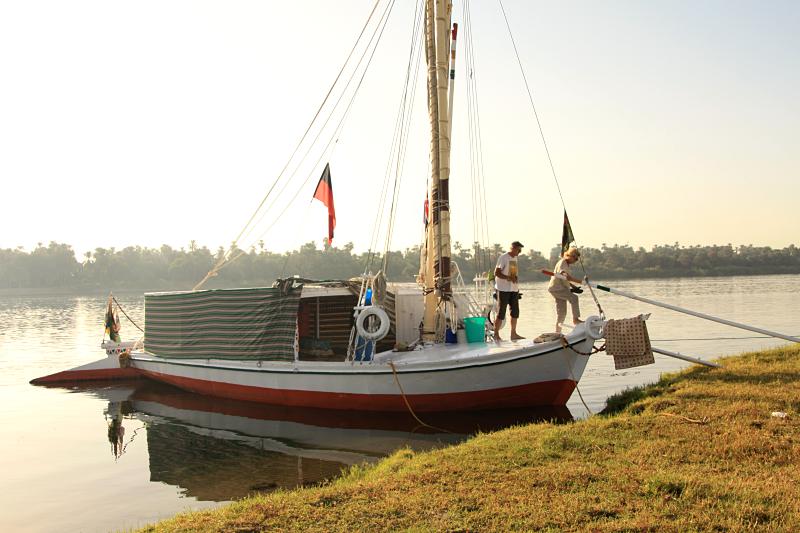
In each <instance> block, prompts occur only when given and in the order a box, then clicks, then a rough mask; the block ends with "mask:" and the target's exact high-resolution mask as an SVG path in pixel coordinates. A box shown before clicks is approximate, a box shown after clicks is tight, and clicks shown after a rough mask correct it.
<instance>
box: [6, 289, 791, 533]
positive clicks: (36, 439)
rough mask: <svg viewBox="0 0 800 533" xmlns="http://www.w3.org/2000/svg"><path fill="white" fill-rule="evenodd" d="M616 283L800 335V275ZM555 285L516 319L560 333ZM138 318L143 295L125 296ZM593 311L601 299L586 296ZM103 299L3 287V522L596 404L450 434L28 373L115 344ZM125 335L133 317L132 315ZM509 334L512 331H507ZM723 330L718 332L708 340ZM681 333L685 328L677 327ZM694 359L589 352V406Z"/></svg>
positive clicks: (288, 477)
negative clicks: (619, 358)
mask: <svg viewBox="0 0 800 533" xmlns="http://www.w3.org/2000/svg"><path fill="white" fill-rule="evenodd" d="M611 286H612V287H615V288H619V289H622V290H625V291H629V292H632V293H634V294H639V295H641V296H646V297H649V298H653V299H656V300H662V301H666V302H669V303H673V304H675V305H679V306H684V307H688V308H691V309H694V310H698V311H702V312H705V313H708V314H712V315H717V316H722V317H725V318H729V319H732V320H737V321H741V322H745V323H749V324H753V325H758V326H761V327H763V328H767V329H772V330H776V331H780V332H783V333H789V334H794V335H797V334H800V322H799V321H798V320H797V316H800V276H765V277H736V278H702V279H667V280H651V281H621V282H614V283H611ZM544 287H545V286H544V284H533V285H529V286H527V287H525V290H524V293H525V294H524V298H523V299H522V302H521V303H522V316H521V318H520V325H519V330H520V332H521V333H522V334H523V335H526V336H529V337H531V336H535V335H537V334H538V333H542V332H545V331H551V330H552V322H553V310H552V309H551V301H550V299H549V296H548V295H547V294H546V292H545V288H544ZM600 298H601V304H602V305H603V307H604V309H605V311H606V314H607V315H608V316H610V317H619V318H622V317H628V316H634V315H636V314H639V313H647V312H651V313H653V315H652V318H651V319H650V321H649V322H648V327H649V330H650V335H651V337H652V339H653V345H654V346H659V347H663V348H666V349H670V350H673V351H679V352H682V353H685V354H687V355H695V356H699V357H702V358H707V359H713V358H714V357H717V356H719V355H723V354H732V353H738V352H741V351H746V350H757V349H761V348H767V347H772V346H777V345H780V344H782V341H777V340H772V339H765V338H758V336H757V335H755V334H751V333H749V332H746V331H743V330H737V329H733V328H730V327H727V326H723V325H720V324H714V323H710V322H705V321H702V320H699V319H696V318H692V317H688V316H685V315H681V314H678V313H675V312H672V311H668V310H664V309H660V308H656V307H652V306H648V305H646V304H642V303H639V302H635V301H632V300H627V299H624V298H621V297H618V296H613V295H608V294H605V293H604V294H602V295H600ZM118 299H119V300H120V301H121V303H122V304H123V305H124V306H125V307H126V309H127V310H128V312H129V314H131V316H132V318H134V320H137V321H139V320H140V319H141V317H142V316H143V312H142V311H143V310H142V298H141V296H138V295H136V296H134V295H119V296H118ZM581 303H582V306H583V315H584V316H586V315H589V314H593V313H594V312H596V310H595V309H594V306H593V304H592V303H591V298H590V297H589V295H588V293H584V295H583V296H582V299H581ZM104 305H105V299H104V298H103V297H71V296H57V297H46V296H0V324H2V329H0V369H1V370H2V372H0V428H2V430H1V431H2V438H0V468H2V472H3V476H2V477H1V478H0V491H2V493H3V505H2V511H0V531H78V530H80V531H109V530H116V529H121V528H133V527H137V526H143V525H145V524H146V523H149V522H152V521H155V520H158V519H160V518H165V517H168V516H172V515H173V514H175V513H177V512H179V511H182V510H184V509H201V508H206V507H214V506H217V505H220V502H225V501H230V500H232V499H236V498H240V497H242V496H245V495H246V494H248V493H251V492H254V491H270V490H274V489H275V488H278V487H295V486H299V485H303V484H309V483H315V482H318V481H321V480H323V479H326V478H330V477H332V476H335V475H337V474H338V473H339V471H340V470H341V469H342V468H345V467H347V466H348V465H351V464H357V463H361V462H364V461H374V460H376V459H377V458H379V457H381V456H384V455H386V454H388V453H390V452H391V451H392V450H395V449H397V448H398V447H400V446H405V445H408V446H411V447H413V448H415V449H418V450H421V449H428V448H432V447H436V446H442V445H447V444H451V443H454V442H458V441H460V440H463V439H464V438H467V436H468V435H469V434H470V433H472V432H474V431H475V430H476V429H481V430H483V431H489V430H492V429H496V428H499V427H503V426H504V425H508V424H513V423H516V422H525V421H532V420H536V419H541V417H544V418H554V417H555V418H559V419H562V420H569V419H571V418H573V417H574V418H580V417H584V416H587V414H588V413H587V411H586V409H585V408H584V407H583V405H582V403H581V401H580V400H579V399H578V397H577V395H573V398H572V399H571V400H570V402H569V404H568V406H567V409H564V410H556V411H543V412H534V411H523V412H504V413H491V414H489V415H480V414H468V415H465V416H463V417H460V418H454V417H448V418H447V419H446V420H437V419H431V417H423V418H424V419H427V420H426V421H429V422H431V423H433V424H434V425H438V426H440V427H445V428H446V429H449V430H451V431H452V432H453V433H433V432H425V431H421V430H420V429H419V428H417V427H415V423H414V422H413V420H411V419H410V417H409V416H408V415H404V414H399V415H396V416H386V415H381V416H363V415H354V414H353V413H329V412H326V411H322V412H320V411H314V410H296V409H295V410H290V409H283V408H270V407H264V406H257V405H253V404H248V403H245V402H228V401H223V400H217V399H209V398H205V397H201V396H197V395H191V394H186V393H182V392H180V391H176V390H174V389H172V388H169V387H165V386H159V385H153V384H148V383H146V382H141V383H138V384H126V385H117V386H113V387H108V386H102V385H96V386H95V387H83V388H80V389H72V390H66V389H61V388H44V387H34V386H31V385H29V384H28V381H29V380H30V379H33V378H35V377H39V376H43V375H46V374H50V373H53V372H56V371H59V370H63V369H66V368H70V367H72V366H76V365H79V364H84V363H87V362H90V361H93V360H95V359H99V358H101V357H102V356H103V353H102V352H101V351H100V349H99V347H98V346H99V343H100V341H101V338H102V333H103V326H102V320H103V311H104ZM122 333H123V337H124V338H131V337H133V336H134V333H135V329H134V328H133V326H132V325H131V324H129V323H127V321H125V320H124V319H123V332H122ZM504 333H505V334H506V335H507V331H506V332H504ZM708 338H721V339H720V340H714V341H709V340H700V339H708ZM676 339H685V340H676ZM684 366H686V364H685V363H683V362H681V361H678V360H675V359H671V358H667V357H663V356H659V355H656V364H655V365H651V366H647V367H641V368H636V369H629V370H625V371H620V372H617V371H615V370H614V368H613V362H612V360H611V358H610V357H607V356H605V355H604V354H599V355H597V356H595V357H593V358H592V359H591V361H590V363H589V367H588V369H587V371H586V374H584V378H583V380H582V381H581V383H580V390H581V392H582V393H583V397H584V399H585V400H586V402H587V404H588V406H589V409H591V411H593V412H596V411H599V410H601V409H602V408H603V406H604V403H605V400H606V398H607V397H608V396H609V395H611V394H613V393H615V392H618V391H620V390H623V389H625V388H626V387H630V386H633V385H639V384H643V383H647V382H652V381H654V380H656V379H657V378H658V376H659V375H660V374H661V373H662V372H665V371H673V370H677V369H680V368H683V367H684Z"/></svg>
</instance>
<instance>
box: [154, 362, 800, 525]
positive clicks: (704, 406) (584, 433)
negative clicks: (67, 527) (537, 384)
mask: <svg viewBox="0 0 800 533" xmlns="http://www.w3.org/2000/svg"><path fill="white" fill-rule="evenodd" d="M721 363H722V364H723V365H724V368H723V369H709V368H706V367H693V368H691V369H689V370H686V371H684V372H681V373H678V374H671V375H666V376H664V377H663V378H662V379H661V380H660V381H659V382H658V383H656V384H654V385H652V386H648V387H643V388H637V389H633V390H630V391H626V392H624V393H622V394H620V395H618V396H616V397H614V398H612V399H611V400H610V401H609V402H608V408H607V409H606V411H605V412H604V413H603V414H601V415H599V416H594V417H592V418H590V419H588V420H583V421H578V422H575V423H571V424H566V425H552V424H533V425H528V426H521V427H514V428H510V429H506V430H503V431H499V432H496V433H492V434H483V435H478V436H476V437H475V438H473V439H470V440H469V441H467V442H465V443H463V444H460V445H457V446H453V447H449V448H445V449H441V450H436V451H432V452H425V453H414V452H412V451H410V450H401V451H398V452H396V453H395V454H394V455H392V456H390V457H388V458H387V459H385V460H383V461H382V462H380V463H378V464H376V465H373V466H364V467H353V468H351V469H350V470H349V471H347V472H344V473H343V475H342V476H341V478H339V479H337V480H335V481H332V482H330V483H328V484H325V485H323V486H318V487H310V488H303V489H299V490H293V491H278V492H275V493H272V494H269V495H264V496H255V497H253V498H250V499H246V500H243V501H240V502H237V503H234V504H231V505H229V506H226V507H222V508H219V509H215V510H211V511H203V512H194V513H186V514H181V515H178V516H176V517H175V518H172V519H170V520H167V521H164V522H160V523H158V524H156V525H154V526H150V527H148V528H145V531H261V530H280V531H409V532H417V531H600V532H603V531H700V530H702V531H709V530H711V531H743V530H758V531H796V530H800V433H799V432H798V429H799V428H800V348H797V347H789V348H783V349H776V350H771V351H765V352H757V353H748V354H743V355H741V356H737V357H732V358H727V359H723V360H721ZM773 411H783V412H786V413H787V417H786V418H776V417H773V416H771V413H772V412H773ZM423 418H424V417H423Z"/></svg>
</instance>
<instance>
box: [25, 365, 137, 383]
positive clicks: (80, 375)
mask: <svg viewBox="0 0 800 533" xmlns="http://www.w3.org/2000/svg"><path fill="white" fill-rule="evenodd" d="M140 377H142V373H141V371H140V370H139V369H138V368H97V369H93V370H64V371H63V372H56V373H55V374H50V375H49V376H44V377H41V378H36V379H34V380H31V384H32V385H41V384H44V383H66V382H70V381H98V380H116V379H136V378H140Z"/></svg>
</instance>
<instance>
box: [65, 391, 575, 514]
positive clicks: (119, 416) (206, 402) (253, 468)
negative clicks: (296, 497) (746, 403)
mask: <svg viewBox="0 0 800 533" xmlns="http://www.w3.org/2000/svg"><path fill="white" fill-rule="evenodd" d="M94 387H96V388H92V385H91V384H89V385H84V386H82V387H80V388H79V389H73V390H74V391H76V392H77V391H84V392H88V393H90V394H92V395H94V396H99V397H101V398H104V399H107V400H108V401H109V402H108V407H107V409H106V410H105V415H106V420H107V422H108V433H107V438H108V441H109V442H110V443H111V452H112V455H113V456H114V458H115V460H117V459H119V458H120V457H121V456H122V454H124V453H125V450H126V448H127V446H128V445H129V444H130V443H131V441H132V440H133V438H134V437H135V435H136V432H133V434H132V435H131V437H130V438H129V439H128V441H127V442H126V441H125V424H124V423H125V422H126V421H130V420H139V421H141V422H142V423H143V427H146V432H147V451H148V457H149V469H150V481H153V482H162V483H167V484H169V485H173V486H176V487H180V488H181V491H182V493H183V494H184V495H186V496H192V497H195V498H197V499H198V500H205V501H218V502H219V501H228V500H232V499H237V498H241V497H244V496H247V495H248V494H252V493H254V492H264V491H271V490H275V489H277V488H293V487H297V486H303V485H309V484H315V483H319V482H321V481H324V480H327V479H331V478H333V477H335V476H337V475H339V473H340V472H341V470H342V469H343V468H345V467H346V466H348V465H353V464H360V463H365V462H373V461H376V460H378V459H379V458H381V457H383V456H386V455H388V454H390V453H392V452H393V451H395V450H397V449H399V448H403V447H406V446H407V447H410V448H412V449H414V450H417V451H421V450H429V449H433V448H437V447H441V446H445V445H449V444H455V443H458V442H461V441H463V440H465V439H467V438H468V437H469V436H470V435H474V434H475V433H477V432H479V431H480V432H488V431H494V430H498V429H502V428H505V427H509V426H512V425H517V424H526V423H530V422H536V421H543V420H547V421H554V422H567V421H571V420H572V417H571V415H570V413H569V410H568V409H566V408H564V407H561V408H545V409H517V410H513V409H507V410H503V411H485V412H472V413H438V414H430V415H428V416H426V417H424V421H425V422H426V423H427V424H430V425H432V426H435V427H437V428H440V429H441V430H442V431H438V430H433V429H431V428H429V427H424V426H420V424H419V423H418V422H417V421H416V420H414V418H413V417H412V416H411V415H410V414H408V413H361V412H353V411H332V410H326V409H298V408H289V407H283V406H270V405H262V404H256V403H250V402H240V401H235V400H224V399H219V398H212V397H208V396H201V395H196V394H191V393H187V392H185V391H181V390H179V389H175V388H173V387H170V386H168V385H164V384H160V383H153V382H149V381H138V382H134V383H132V384H130V385H122V386H114V387H108V386H101V387H98V386H97V385H95V386H94ZM123 398H124V399H123ZM139 429H141V428H139ZM137 431H138V430H137Z"/></svg>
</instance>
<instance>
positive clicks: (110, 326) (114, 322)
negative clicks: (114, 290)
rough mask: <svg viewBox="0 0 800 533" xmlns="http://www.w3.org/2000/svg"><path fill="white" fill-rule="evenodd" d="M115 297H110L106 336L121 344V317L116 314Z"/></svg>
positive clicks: (107, 310) (107, 309)
mask: <svg viewBox="0 0 800 533" xmlns="http://www.w3.org/2000/svg"><path fill="white" fill-rule="evenodd" d="M113 300H114V298H113V296H109V297H108V307H107V308H106V320H105V322H106V324H105V325H106V335H108V338H110V339H111V340H112V341H114V342H119V340H120V338H119V329H120V328H119V316H118V315H115V314H114V307H113Z"/></svg>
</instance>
